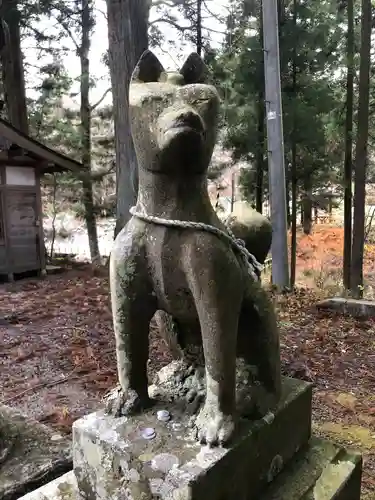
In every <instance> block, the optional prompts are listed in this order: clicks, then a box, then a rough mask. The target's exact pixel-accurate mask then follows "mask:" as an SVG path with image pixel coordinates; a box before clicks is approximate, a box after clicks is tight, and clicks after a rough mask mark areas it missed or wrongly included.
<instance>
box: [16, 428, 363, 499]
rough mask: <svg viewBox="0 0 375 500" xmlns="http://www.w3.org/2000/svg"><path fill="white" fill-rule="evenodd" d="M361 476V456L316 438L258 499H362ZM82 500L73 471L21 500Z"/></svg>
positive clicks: (250, 497)
mask: <svg viewBox="0 0 375 500" xmlns="http://www.w3.org/2000/svg"><path fill="white" fill-rule="evenodd" d="M361 473H362V460H361V456H360V455H358V454H357V453H351V452H346V451H345V450H343V449H342V448H339V447H338V446H336V445H334V444H332V443H330V442H329V441H324V440H320V439H317V438H315V437H313V438H311V440H310V442H309V444H308V445H307V446H304V447H303V448H302V449H301V450H300V451H299V452H298V454H297V455H296V456H295V457H294V458H293V459H292V461H291V462H290V463H289V464H288V465H287V466H286V467H285V469H284V470H283V471H282V472H281V473H280V474H279V475H278V476H277V477H276V479H275V480H274V481H273V482H272V483H271V484H270V485H269V486H268V488H266V490H265V491H264V492H263V493H261V494H259V495H257V496H256V497H255V498H256V500H359V499H360V489H361ZM230 479H231V478H230ZM81 498H82V497H80V496H79V491H78V485H77V481H76V478H75V475H74V473H73V472H69V473H67V474H65V475H63V476H61V477H60V478H58V479H56V480H54V481H52V482H51V483H49V484H47V485H45V486H43V487H41V488H39V489H38V490H36V491H34V492H32V493H29V494H27V495H25V496H24V497H22V498H21V499H20V500H46V499H48V500H81ZM177 498H178V497H177ZM255 498H254V497H253V496H251V495H250V496H243V497H235V496H233V495H231V494H230V495H226V494H225V495H224V496H222V497H221V498H220V500H255ZM134 500H136V499H134ZM153 500H154V499H153ZM200 500H201V499H200ZM204 500H208V498H207V499H206V498H205V499H204Z"/></svg>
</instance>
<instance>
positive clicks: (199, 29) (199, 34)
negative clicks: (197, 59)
mask: <svg viewBox="0 0 375 500" xmlns="http://www.w3.org/2000/svg"><path fill="white" fill-rule="evenodd" d="M202 1H203V0H197V54H199V55H200V56H201V55H202V50H203V37H202Z"/></svg>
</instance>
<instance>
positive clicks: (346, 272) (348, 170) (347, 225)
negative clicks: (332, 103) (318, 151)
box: [343, 0, 355, 290]
mask: <svg viewBox="0 0 375 500" xmlns="http://www.w3.org/2000/svg"><path fill="white" fill-rule="evenodd" d="M354 44H355V41H354V0H348V34H347V65H348V67H347V76H346V122H345V160H344V264H343V281H344V287H345V289H346V290H350V267H351V260H352V170H353V165H352V163H353V95H354Z"/></svg>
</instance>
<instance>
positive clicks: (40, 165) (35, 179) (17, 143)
mask: <svg viewBox="0 0 375 500" xmlns="http://www.w3.org/2000/svg"><path fill="white" fill-rule="evenodd" d="M67 170H70V171H72V172H75V173H77V174H79V173H82V170H83V165H82V164H81V163H79V162H77V161H75V160H72V159H71V158H68V157H67V156H64V155H62V154H60V153H57V152H56V151H53V150H52V149H50V148H48V147H46V146H44V145H43V144H41V143H40V142H38V141H36V140H34V139H31V138H30V137H29V136H27V135H25V134H23V133H22V132H20V131H19V130H18V129H16V128H14V127H12V125H10V124H9V123H8V122H6V121H5V120H2V119H0V275H7V276H8V277H9V278H10V279H12V278H13V275H14V274H15V273H24V272H28V271H40V272H42V273H43V272H45V268H46V262H45V253H44V233H43V214H42V201H41V189H40V179H41V176H42V175H43V174H44V173H52V172H62V171H67Z"/></svg>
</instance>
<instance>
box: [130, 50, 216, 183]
mask: <svg viewBox="0 0 375 500" xmlns="http://www.w3.org/2000/svg"><path fill="white" fill-rule="evenodd" d="M206 78H207V68H206V66H205V64H204V62H203V61H202V59H201V57H200V56H199V55H198V54H191V55H190V56H189V57H188V58H187V60H186V62H185V63H184V65H183V66H182V68H181V69H180V71H179V72H175V73H166V72H165V70H164V68H163V66H162V65H161V63H160V61H159V60H158V58H157V57H156V56H155V55H154V54H153V53H152V52H151V51H149V50H147V51H146V52H144V53H143V55H142V57H141V58H140V60H139V62H138V64H137V66H136V68H135V70H134V72H133V75H132V79H131V82H130V92H129V104H130V120H131V131H132V136H133V141H134V146H135V150H136V153H137V158H138V164H139V168H140V169H142V170H148V171H152V172H155V173H157V172H160V173H165V174H169V175H174V174H177V175H182V176H184V175H191V174H203V173H205V172H206V170H207V168H208V165H209V162H210V160H211V156H212V152H213V149H214V146H215V141H216V134H217V124H218V114H219V103H220V100H219V96H218V93H217V91H216V89H215V87H213V86H212V85H208V84H206V83H205V82H206Z"/></svg>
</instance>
